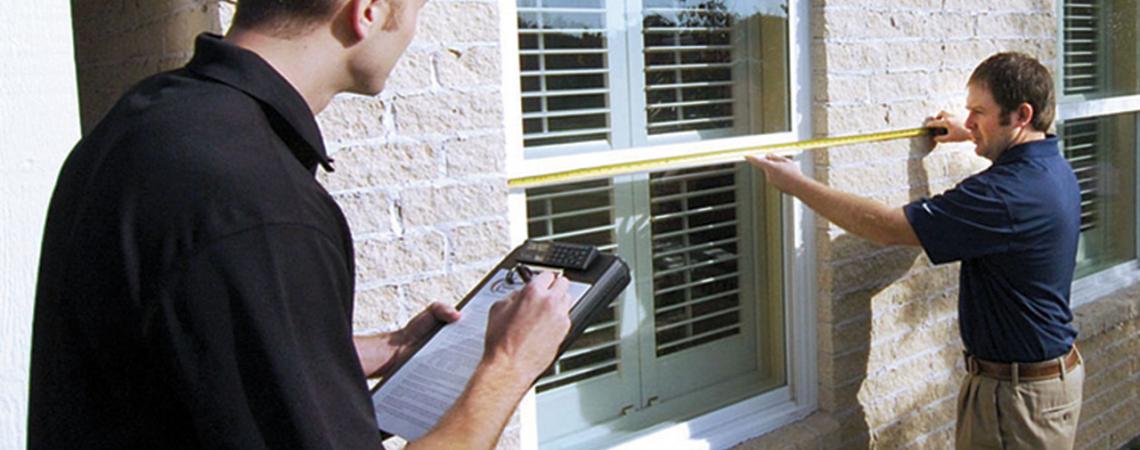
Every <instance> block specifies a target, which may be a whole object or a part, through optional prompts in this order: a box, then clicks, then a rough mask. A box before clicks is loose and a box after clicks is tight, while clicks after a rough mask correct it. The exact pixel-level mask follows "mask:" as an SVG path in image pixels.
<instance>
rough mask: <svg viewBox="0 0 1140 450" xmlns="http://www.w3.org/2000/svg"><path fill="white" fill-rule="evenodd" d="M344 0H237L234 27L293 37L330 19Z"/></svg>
mask: <svg viewBox="0 0 1140 450" xmlns="http://www.w3.org/2000/svg"><path fill="white" fill-rule="evenodd" d="M342 3H344V0H238V2H237V11H236V12H235V13H234V26H235V27H238V28H244V29H247V30H252V29H257V30H263V31H266V32H268V33H271V34H276V35H293V34H297V33H299V32H301V31H304V30H305V29H307V28H308V27H309V26H311V25H313V24H315V23H316V22H318V21H320V20H321V19H325V18H328V17H331V16H332V15H333V14H334V13H336V10H337V9H338V8H340V5H341V4H342Z"/></svg>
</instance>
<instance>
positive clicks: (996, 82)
mask: <svg viewBox="0 0 1140 450" xmlns="http://www.w3.org/2000/svg"><path fill="white" fill-rule="evenodd" d="M968 84H971V85H973V84H978V85H982V86H985V87H986V88H987V89H989V91H990V94H992V95H993V97H994V102H996V103H997V104H998V106H1001V112H1002V117H1001V124H1002V125H1008V124H1009V113H1011V112H1013V111H1016V110H1017V107H1018V106H1020V105H1021V104H1022V103H1028V104H1029V106H1032V107H1033V121H1032V123H1031V125H1032V126H1033V128H1034V129H1036V130H1037V131H1048V130H1049V127H1050V126H1051V125H1053V115H1054V111H1055V107H1054V103H1055V101H1054V100H1055V99H1054V94H1053V75H1051V74H1050V73H1049V69H1046V68H1045V66H1043V65H1041V63H1040V62H1038V61H1037V60H1036V59H1034V58H1033V57H1032V56H1029V55H1026V54H1024V53H1016V52H1004V53H998V54H996V55H993V56H991V57H989V58H986V60H985V61H982V63H981V64H978V67H977V68H976V69H974V73H973V74H972V75H970V81H969V83H968Z"/></svg>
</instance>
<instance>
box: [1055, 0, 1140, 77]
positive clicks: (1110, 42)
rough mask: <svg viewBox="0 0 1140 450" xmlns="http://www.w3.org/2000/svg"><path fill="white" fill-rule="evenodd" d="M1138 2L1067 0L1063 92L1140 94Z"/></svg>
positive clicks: (1139, 14)
mask: <svg viewBox="0 0 1140 450" xmlns="http://www.w3.org/2000/svg"><path fill="white" fill-rule="evenodd" d="M1138 3H1140V2H1138V0H1064V11H1063V14H1064V21H1063V27H1064V30H1063V36H1062V43H1063V44H1064V46H1063V47H1064V48H1063V53H1064V55H1063V58H1064V73H1063V75H1062V80H1063V83H1064V93H1065V94H1067V95H1073V94H1078V95H1086V96H1090V97H1103V96H1114V95H1128V94H1137V93H1140V73H1138V72H1137V64H1138V63H1137V60H1138V59H1140V58H1137V56H1138V51H1140V50H1138V47H1137V39H1138V38H1140V34H1138V33H1137V30H1138V28H1140V10H1138V9H1137V8H1138V6H1137V5H1138Z"/></svg>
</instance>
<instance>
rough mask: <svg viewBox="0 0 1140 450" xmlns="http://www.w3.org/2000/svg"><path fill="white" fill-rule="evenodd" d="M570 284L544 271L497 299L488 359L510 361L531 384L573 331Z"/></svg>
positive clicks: (485, 355)
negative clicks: (571, 328) (568, 291)
mask: <svg viewBox="0 0 1140 450" xmlns="http://www.w3.org/2000/svg"><path fill="white" fill-rule="evenodd" d="M569 287H570V281H569V280H567V279H566V278H565V277H561V276H555V274H554V273H551V272H542V273H540V274H539V275H538V276H536V277H534V278H533V279H531V280H530V282H529V283H527V285H526V286H525V287H523V288H522V289H521V290H518V291H515V293H514V294H512V295H511V296H510V297H508V298H506V299H503V300H500V301H499V302H497V303H495V304H494V305H493V306H492V307H491V314H490V318H489V319H488V321H487V338H486V341H485V349H484V353H483V361H484V363H485V364H488V363H489V364H500V363H501V364H506V365H507V366H509V367H512V368H514V369H515V370H516V371H518V375H519V376H520V377H522V378H521V380H525V381H526V383H527V384H528V385H529V383H530V382H532V381H534V379H535V378H537V377H538V376H539V375H541V374H542V371H543V370H546V368H547V367H548V366H549V365H550V363H551V361H553V360H554V353H555V352H556V351H557V350H558V346H559V345H561V344H562V340H563V339H565V338H566V333H567V332H568V331H570V307H571V306H573V300H572V299H571V298H570V296H569V295H566V291H567V289H569Z"/></svg>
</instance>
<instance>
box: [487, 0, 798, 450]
mask: <svg viewBox="0 0 1140 450" xmlns="http://www.w3.org/2000/svg"><path fill="white" fill-rule="evenodd" d="M788 4H789V14H788V16H789V17H788V26H789V40H788V46H789V48H788V58H789V69H788V70H789V71H790V77H789V81H790V86H789V89H790V94H791V95H790V99H789V100H790V103H791V105H790V125H791V131H788V132H782V133H774V134H766V135H752V136H738V137H730V138H723V139H716V140H708V141H699V142H688V143H683V144H662V145H652V146H648V147H639V148H628V149H616V150H611V151H607V152H601V153H595V154H592V155H589V157H584V156H585V155H582V154H577V155H567V156H552V157H546V158H541V159H532V160H527V159H525V158H524V153H523V129H522V108H521V102H522V98H521V82H520V77H519V74H520V67H519V58H518V54H519V48H518V25H517V15H518V11H517V7H516V0H498V6H499V19H500V23H499V32H500V34H499V42H500V49H501V61H502V67H503V71H502V80H501V86H502V93H503V95H502V100H503V103H502V110H503V120H504V123H503V127H504V134H505V150H506V158H507V160H506V167H507V174H508V176H509V177H511V178H517V177H523V176H529V175H534V174H538V173H542V172H543V170H544V168H545V169H546V170H549V168H550V167H557V168H558V169H559V170H567V169H577V168H584V167H589V166H594V165H599V164H611V163H620V162H627V161H634V160H639V159H645V158H649V157H655V158H660V157H666V156H673V155H684V154H692V153H695V152H704V151H713V150H723V149H730V148H743V147H750V146H758V145H764V144H772V143H779V142H792V141H796V140H801V139H807V138H809V137H810V127H811V123H812V121H811V105H812V103H811V94H810V86H811V67H810V64H809V63H810V50H811V43H812V40H811V34H810V28H809V26H808V25H809V24H808V17H810V16H809V10H808V8H809V4H810V2H809V1H806V0H788ZM797 160H798V161H799V162H800V165H801V167H802V168H803V170H804V172H805V173H807V174H808V175H809V176H810V175H811V173H812V167H811V160H810V158H805V157H803V156H799V157H797ZM781 198H782V201H781V204H780V208H781V211H782V216H783V217H782V219H783V223H782V225H783V227H782V228H783V233H784V235H783V236H782V238H783V242H784V243H785V244H784V248H783V249H782V255H783V267H784V268H785V270H784V271H783V272H784V274H783V276H784V279H783V289H784V296H783V302H784V311H785V316H784V321H785V323H784V325H785V330H786V331H785V370H786V374H785V375H786V377H785V379H786V380H787V384H786V385H784V386H781V387H779V388H776V389H773V390H771V391H768V392H765V393H762V394H760V395H757V396H755V397H752V398H749V399H745V400H743V401H739V402H737V403H734V404H731V405H728V406H725V407H722V408H719V409H716V410H714V411H711V412H708V413H705V414H702V415H699V416H697V417H694V418H692V419H689V420H685V421H681V422H669V423H666V424H661V425H659V426H656V427H652V428H649V429H645V430H638V431H636V432H629V433H624V434H616V435H615V436H614V437H615V438H618V439H620V440H621V441H622V443H621V444H619V445H618V447H619V448H630V449H640V448H645V449H656V448H686V449H688V448H691V449H720V448H728V447H731V446H733V445H735V444H738V443H740V442H743V441H746V440H748V439H751V438H754V437H757V436H761V435H763V434H766V433H768V432H770V431H772V430H775V429H777V428H779V427H781V426H784V425H787V424H790V423H793V422H796V421H798V420H801V419H803V418H804V417H807V416H808V415H809V414H811V413H812V412H813V411H815V410H816V409H817V403H818V392H817V389H818V388H817V379H818V374H817V368H816V355H817V344H816V304H815V295H814V293H815V291H816V276H815V273H816V272H815V259H816V258H815V254H816V253H815V240H814V239H813V236H814V219H813V218H814V214H812V213H811V211H809V210H807V209H806V207H805V206H804V205H803V204H802V203H801V202H794V201H791V200H789V199H788V198H787V197H786V196H781ZM508 218H509V221H510V239H511V241H512V242H513V243H515V244H518V243H521V242H522V241H524V240H525V239H526V237H527V216H526V195H525V191H524V190H523V189H513V190H511V191H510V194H509V200H508ZM537 416H538V415H537V401H536V394H535V392H534V389H531V390H530V392H529V393H528V394H527V395H526V396H525V397H524V398H523V401H522V403H521V404H520V406H519V426H520V430H519V433H520V438H521V442H520V444H521V448H523V449H526V450H537V449H538V448H539V439H538V421H537Z"/></svg>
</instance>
